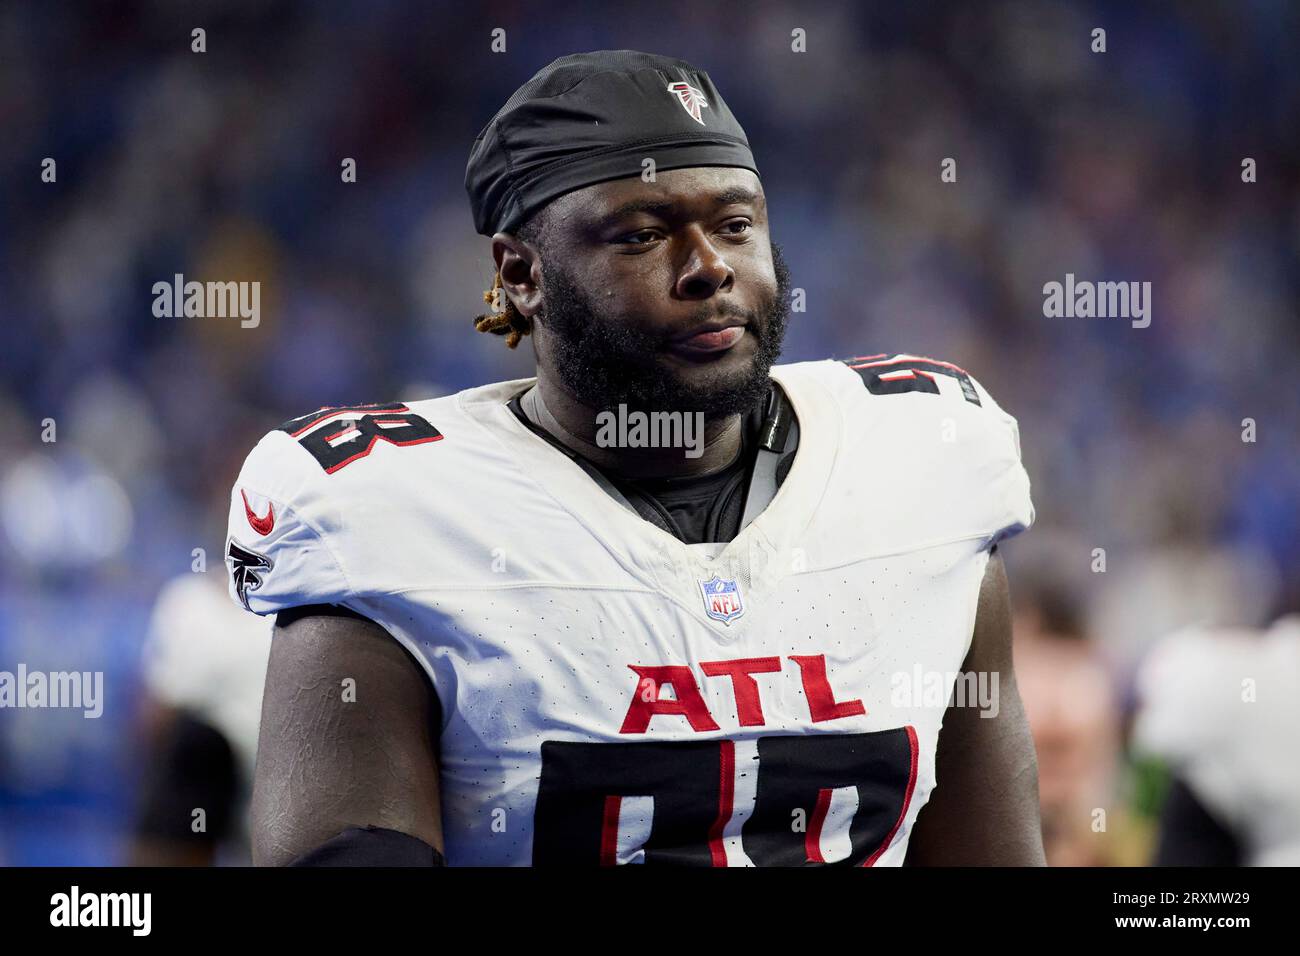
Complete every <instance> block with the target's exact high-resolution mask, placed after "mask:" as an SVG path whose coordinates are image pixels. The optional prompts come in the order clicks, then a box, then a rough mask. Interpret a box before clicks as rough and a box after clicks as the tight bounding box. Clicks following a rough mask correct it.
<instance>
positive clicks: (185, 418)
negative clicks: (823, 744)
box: [0, 0, 1300, 864]
mask: <svg viewBox="0 0 1300 956" xmlns="http://www.w3.org/2000/svg"><path fill="white" fill-rule="evenodd" d="M195 28H202V29H203V30H205V31H206V33H205V38H204V39H205V52H201V53H199V52H193V50H192V44H193V43H194V40H193V36H192V32H191V31H192V30H194V29H195ZM496 28H501V29H503V30H504V31H505V34H504V37H505V42H506V50H505V52H500V53H497V52H493V51H492V48H491V43H492V31H493V30H494V29H496ZM1096 28H1102V29H1104V30H1105V44H1106V49H1105V52H1104V53H1102V52H1093V47H1094V45H1095V43H1096V40H1095V35H1094V34H1093V31H1094V30H1095V29H1096ZM796 29H802V30H803V31H805V35H806V44H807V52H806V53H796V52H793V51H792V49H791V43H792V39H791V31H792V30H796ZM620 47H630V48H635V49H642V50H647V51H650V52H657V53H666V54H671V55H675V56H680V57H682V58H685V59H687V60H690V61H691V62H693V63H694V64H696V65H697V66H699V67H701V68H703V69H706V70H708V71H709V73H710V75H711V76H712V78H713V80H714V82H715V83H716V84H717V85H718V87H719V89H720V90H721V91H722V92H723V93H724V95H725V96H726V98H727V102H728V105H729V106H730V107H731V109H732V110H733V112H734V113H735V114H736V115H737V117H738V118H739V120H740V121H741V123H742V124H743V125H744V126H745V128H746V131H747V133H748V135H749V138H750V142H751V145H752V147H753V150H754V153H755V156H756V158H757V160H758V163H759V166H760V169H761V171H762V179H763V182H764V187H765V190H766V193H767V198H768V203H769V207H770V214H771V220H772V234H773V238H774V240H775V241H776V242H777V243H779V244H780V245H781V247H782V249H783V250H784V252H785V255H786V258H787V260H788V261H789V263H790V266H791V270H792V275H793V284H794V285H795V286H797V287H799V288H802V289H804V290H805V292H806V302H807V311H806V312H803V313H798V314H796V315H795V316H794V317H793V320H792V323H791V330H790V334H789V338H788V342H787V348H786V352H785V356H784V359H783V360H785V361H799V360H805V359H818V358H825V357H831V356H850V355H863V354H872V353H878V352H911V353H915V354H922V355H930V356H934V357H936V358H942V359H945V360H948V361H951V362H954V363H956V364H958V365H960V366H962V367H964V368H966V369H968V370H970V371H971V373H972V374H973V375H975V377H977V378H978V379H979V380H980V381H981V382H982V383H983V384H984V385H986V386H987V387H988V389H989V390H990V391H991V392H992V394H993V395H994V396H996V398H997V399H998V401H999V403H1000V404H1001V405H1002V406H1003V407H1004V408H1006V409H1007V410H1008V411H1009V412H1011V413H1012V414H1013V415H1015V416H1016V417H1017V418H1018V420H1019V422H1020V435H1021V444H1022V449H1023V454H1024V459H1025V463H1026V466H1027V468H1028V470H1029V474H1030V476H1031V478H1032V480H1033V488H1034V500H1035V504H1036V507H1037V512H1038V520H1037V524H1036V526H1035V528H1034V530H1033V531H1031V532H1030V533H1029V534H1028V535H1026V536H1025V537H1023V538H1021V539H1017V540H1015V541H1014V542H1011V543H1009V544H1008V545H1007V547H1006V555H1007V563H1008V568H1009V571H1010V578H1011V584H1012V592H1013V596H1014V597H1015V599H1016V602H1017V617H1016V628H1017V633H1016V639H1017V645H1018V646H1017V655H1018V661H1020V662H1021V664H1022V670H1023V673H1022V677H1021V684H1022V692H1023V693H1024V694H1025V698H1026V706H1027V708H1028V710H1029V715H1030V719H1031V722H1032V723H1033V725H1034V731H1035V736H1036V740H1037V742H1038V745H1039V750H1040V764H1041V771H1042V791H1043V800H1044V825H1045V829H1046V830H1047V831H1048V833H1049V856H1051V857H1052V858H1053V861H1054V862H1058V863H1080V864H1103V863H1115V862H1126V863H1142V862H1145V861H1146V859H1148V858H1149V854H1150V852H1151V849H1152V844H1153V842H1154V840H1155V835H1154V834H1155V824H1154V822H1153V821H1154V817H1155V814H1156V813H1157V812H1158V806H1159V795H1160V793H1161V786H1162V780H1163V779H1167V776H1168V770H1167V768H1165V770H1163V771H1162V770H1161V769H1160V766H1159V764H1158V762H1157V763H1156V764H1155V765H1154V769H1153V764H1152V763H1151V762H1150V761H1148V760H1145V759H1142V758H1141V756H1140V755H1138V754H1135V753H1134V751H1133V749H1132V748H1131V747H1130V739H1131V728H1132V725H1133V720H1134V716H1135V713H1136V712H1137V709H1138V708H1139V706H1140V703H1141V702H1140V700H1139V699H1138V695H1137V693H1136V688H1137V687H1138V685H1139V681H1138V679H1137V678H1138V675H1139V674H1140V673H1141V668H1142V667H1143V666H1144V662H1145V661H1146V659H1147V657H1148V656H1149V652H1150V649H1151V648H1152V647H1153V646H1154V645H1155V643H1156V642H1157V641H1158V640H1159V639H1161V638H1162V637H1165V636H1166V635H1169V634H1171V633H1173V632H1176V631H1178V630H1179V629H1180V628H1185V627H1188V626H1192V625H1197V626H1201V625H1216V626H1224V627H1229V626H1231V627H1238V628H1260V627H1263V626H1264V625H1266V624H1267V623H1268V622H1270V621H1271V620H1273V619H1274V618H1276V617H1277V616H1278V615H1280V614H1281V613H1283V612H1284V611H1286V610H1288V609H1300V607H1298V603H1300V454H1297V449H1298V448H1300V375H1298V374H1297V372H1298V371H1300V321H1297V319H1298V316H1297V303H1298V302H1300V269H1297V259H1298V258H1300V124H1297V123H1296V122H1295V119H1296V117H1297V116H1300V71H1298V70H1296V69H1295V64H1296V63H1297V62H1300V10H1297V8H1295V7H1294V6H1293V5H1290V4H1287V3H1283V2H1278V3H1267V2H1250V3H1228V2H1222V3H1197V2H1193V3H1186V4H1178V5H1172V4H1170V5H1163V4H1162V5H1152V6H1150V7H1147V6H1146V5H1141V8H1139V5H1134V4H1128V3H1122V2H1113V3H1100V2H1098V3H1058V2H1046V0H1008V2H999V3H991V4H964V3H953V4H909V3H889V4H872V5H870V6H869V8H868V7H867V5H859V4H852V3H817V2H814V3H802V2H801V3H797V4H796V3H794V2H791V0H764V2H756V3H743V4H741V3H736V4H731V3H719V4H699V3H695V2H690V0H664V2H661V3H657V4H654V5H653V6H651V7H647V6H646V5H645V4H642V3H636V2H630V0H611V2H608V3H602V4H598V5H592V4H579V3H569V2H550V3H545V4H525V3H522V2H497V3H486V4H481V5H477V4H476V5H471V4H457V3H444V2H437V3H429V4H418V5H417V4H401V3H396V2H388V0H372V2H360V0H356V2H342V0H327V2H320V3H312V4H306V3H300V4H291V3H276V2H266V3H262V2H236V3H222V4H217V3H206V2H197V3H191V4H171V3H164V2H161V0H158V2H152V3H150V2H137V3H112V4H99V3H89V2H87V3H67V4H39V3H15V4H4V5H0V119H2V120H3V129H4V135H3V136H2V137H0V181H2V182H3V201H2V202H0V327H3V329H4V341H3V345H0V447H3V449H4V450H5V454H4V455H3V457H2V458H0V669H4V668H9V669H12V667H13V666H14V664H15V662H17V661H24V662H25V663H26V664H27V666H28V667H30V668H43V669H46V670H59V669H76V670H101V671H103V672H104V673H105V686H106V688H107V704H106V709H105V714H104V716H103V717H102V718H100V719H99V720H98V721H94V720H85V719H83V718H81V716H80V715H79V714H63V713H55V712H52V711H51V712H44V713H39V712H19V711H11V712H5V713H0V863H72V862H77V863H85V862H91V863H117V862H123V861H125V860H126V859H128V858H130V856H131V853H132V821H133V820H134V819H135V818H136V815H137V814H138V810H139V802H140V799H141V796H140V792H141V786H142V785H141V780H142V779H143V776H144V775H145V773H146V771H147V767H145V766H144V765H145V764H147V753H148V751H147V743H146V742H147V741H148V739H149V734H148V726H149V721H148V716H147V713H146V712H147V710H148V708H149V706H151V704H150V701H153V700H154V699H155V698H157V697H158V696H159V693H160V692H159V691H158V690H157V688H156V687H152V686H151V678H150V676H149V675H150V673H151V671H150V669H149V667H146V666H145V665H144V664H143V663H142V661H144V660H146V659H147V657H148V652H147V649H146V645H145V639H146V636H147V635H148V634H149V632H150V620H151V615H152V614H153V609H154V605H155V602H156V601H157V599H158V595H159V594H160V592H161V591H162V590H163V588H164V586H165V585H166V584H167V582H169V581H171V580H173V579H178V578H183V577H184V576H186V575H194V574H203V575H206V576H207V577H208V578H211V579H212V585H213V587H214V588H216V587H220V586H223V580H222V578H223V574H224V570H223V565H222V546H223V539H224V518H225V510H226V502H227V495H228V491H229V487H230V484H231V482H232V480H233V478H234V476H235V474H236V472H237V470H238V467H239V464H240V462H241V461H242V459H243V456H244V455H245V454H246V453H247V451H248V450H249V449H250V448H251V446H252V445H253V443H254V442H255V441H256V440H257V438H258V437H259V436H260V435H261V434H262V433H264V432H265V431H267V430H269V429H271V428H273V427H275V425H277V424H278V423H279V422H281V421H283V420H286V419H288V418H290V417H293V416H295V415H298V414H302V413H304V412H306V411H309V410H311V409H313V408H316V407H319V406H321V405H327V404H353V403H362V402H372V401H388V400H393V399H416V398H424V397H429V396H432V395H437V394H445V393H447V392H451V391H455V390H458V389H461V388H464V387H468V386H471V385H475V384H480V383H483V382H488V381H495V380H500V379H506V378H515V377H522V376H525V375H528V374H530V372H531V351H530V349H529V348H528V345H527V341H525V343H524V345H523V346H521V347H520V348H519V349H518V350H517V351H515V352H511V351H509V350H507V349H506V348H505V347H504V345H503V343H502V341H501V340H500V339H499V338H496V337H494V336H484V335H479V334H476V333H475V332H474V331H473V328H472V324H471V318H472V316H474V315H476V314H477V313H479V312H480V311H482V298H481V295H482V290H483V289H485V288H487V287H488V286H489V285H490V280H491V276H492V267H491V262H490V258H489V255H488V243H487V241H486V240H485V239H483V238H482V237H480V236H477V235H475V233H474V230H473V226H472V222H471V218H470V214H469V207H468V204H467V201H466V198H465V193H464V188H463V178H464V167H465V161H466V158H467V155H468V150H469V146H470V144H471V142H472V141H473V139H474V137H475V135H477V133H478V132H479V130H480V129H481V128H482V126H483V125H484V124H485V123H486V122H487V120H488V119H489V118H490V117H491V116H492V114H493V113H494V112H495V111H496V110H497V109H498V108H499V107H500V105H501V104H502V103H503V102H504V101H505V99H506V98H507V97H508V96H509V95H510V93H511V92H513V91H514V89H515V88H516V87H517V86H519V85H520V84H521V83H523V82H524V81H525V80H526V79H528V78H529V77H530V76H531V75H532V74H533V73H534V72H535V71H536V70H538V69H540V68H541V67H542V66H544V65H545V64H546V63H548V62H549V61H551V60H552V59H554V58H555V57H557V56H561V55H563V54H565V53H569V52H574V51H578V50H589V49H601V48H620ZM46 158H52V159H54V160H55V163H56V166H55V177H54V181H52V182H47V181H43V179H42V162H43V160H45V159H46ZM347 158H352V159H355V161H356V168H357V177H356V182H355V183H346V182H343V181H342V177H341V175H340V173H341V168H342V167H341V164H342V162H343V161H344V160H345V159H347ZM946 158H952V159H955V160H956V182H942V181H941V179H940V172H941V162H942V161H943V160H944V159H946ZM1246 158H1250V159H1253V160H1254V164H1255V169H1256V170H1257V172H1256V175H1255V181H1253V182H1243V175H1242V173H1243V166H1242V163H1243V160H1244V159H1246ZM178 273H180V274H183V275H184V276H185V277H186V278H187V279H190V278H198V279H208V278H213V279H221V280H250V281H251V280H257V281H260V282H261V289H262V298H261V307H262V316H261V321H260V323H259V324H258V325H257V326H256V327H251V328H246V327H242V326H241V324H240V322H239V321H238V320H237V319H219V318H188V319H187V318H157V317H155V315H154V313H153V309H152V300H153V295H152V291H151V290H152V287H153V284H154V283H155V282H159V281H164V282H171V281H172V277H173V276H174V275H175V274H178ZM1067 274H1073V275H1075V276H1076V277H1078V278H1080V279H1089V280H1093V281H1149V282H1150V283H1151V287H1152V312H1151V315H1152V321H1151V324H1150V326H1149V327H1148V328H1135V327H1133V326H1132V325H1131V323H1130V322H1129V321H1127V320H1125V319H1102V318H1047V317H1045V316H1044V310H1043V286H1044V284H1045V283H1048V282H1053V281H1056V282H1063V281H1064V280H1065V277H1066V275H1067ZM51 439H53V440H51ZM200 624H201V622H198V621H195V622H193V624H192V626H193V627H194V628H195V629H196V630H198V629H199V628H200ZM189 626H191V625H189V624H187V623H186V622H185V621H184V620H183V619H180V620H177V621H176V623H175V627H176V628H179V629H185V628H187V627H189ZM182 636H184V635H182ZM151 666H153V665H151ZM155 669H156V668H155ZM171 703H173V704H177V702H175V701H173V702H171ZM177 705H178V706H179V704H177ZM235 749H236V751H238V750H239V747H238V746H236V748H235ZM245 757H246V755H245ZM245 757H241V759H240V760H236V761H235V763H237V764H238V763H241V761H243V760H244V759H245ZM1162 773H1163V774H1164V776H1162ZM1099 807H1100V808H1112V809H1113V810H1114V812H1112V813H1110V814H1109V822H1108V823H1107V824H1106V825H1105V827H1104V828H1103V830H1102V831H1099V830H1098V829H1097V827H1096V824H1095V818H1094V816H1093V815H1092V814H1091V813H1090V811H1091V809H1092V808H1099ZM1080 808H1082V809H1080ZM1081 813H1082V814H1083V817H1084V827H1085V829H1086V830H1087V833H1086V834H1083V835H1080V834H1079V833H1078V830H1079V820H1080V814H1081ZM1099 832H1104V833H1105V834H1106V837H1105V839H1095V838H1092V836H1089V834H1091V835H1096V834H1097V833H1099Z"/></svg>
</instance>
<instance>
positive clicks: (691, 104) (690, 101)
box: [668, 81, 709, 126]
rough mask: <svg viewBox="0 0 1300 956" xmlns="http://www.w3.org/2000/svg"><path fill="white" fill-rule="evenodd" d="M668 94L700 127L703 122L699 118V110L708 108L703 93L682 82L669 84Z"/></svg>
mask: <svg viewBox="0 0 1300 956" xmlns="http://www.w3.org/2000/svg"><path fill="white" fill-rule="evenodd" d="M668 92H669V93H672V94H674V95H675V96H676V97H677V102H678V103H681V104H682V109H684V110H686V113H687V115H688V116H690V118H691V119H693V120H695V122H697V123H699V124H700V125H701V126H703V125H704V120H703V119H701V118H700V108H701V107H704V106H708V105H709V103H708V100H706V99H705V98H704V93H703V92H702V91H700V90H697V89H696V88H695V87H693V86H691V84H689V83H687V82H685V81H682V82H678V83H669V84H668Z"/></svg>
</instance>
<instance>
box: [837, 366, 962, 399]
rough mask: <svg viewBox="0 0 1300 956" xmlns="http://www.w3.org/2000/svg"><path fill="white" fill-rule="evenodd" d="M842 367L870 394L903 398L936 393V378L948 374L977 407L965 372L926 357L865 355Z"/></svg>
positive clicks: (937, 390)
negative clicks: (920, 393)
mask: <svg viewBox="0 0 1300 956" xmlns="http://www.w3.org/2000/svg"><path fill="white" fill-rule="evenodd" d="M844 364H845V365H847V366H848V367H849V368H851V369H853V371H855V372H857V373H858V375H860V376H861V377H862V383H863V384H864V385H866V387H867V391H868V392H870V393H871V394H872V395H902V394H904V393H907V392H923V393H925V394H927V395H938V394H939V383H938V382H937V381H935V378H934V377H935V376H936V375H947V376H948V377H950V378H953V379H956V380H957V383H958V384H959V385H961V393H962V395H964V396H965V397H966V401H968V402H970V403H972V404H974V405H980V404H982V403H981V402H980V396H979V392H978V391H976V389H975V383H974V382H972V381H971V377H970V375H969V374H967V372H966V370H965V369H961V368H958V367H957V366H956V365H950V364H949V363H947V362H937V361H935V360H934V359H926V358H902V357H897V356H896V357H894V358H886V357H885V356H883V355H867V356H863V357H862V358H853V359H845V360H844Z"/></svg>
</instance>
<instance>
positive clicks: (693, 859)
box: [533, 727, 917, 866]
mask: <svg viewBox="0 0 1300 956" xmlns="http://www.w3.org/2000/svg"><path fill="white" fill-rule="evenodd" d="M916 761H917V744H916V732H915V730H914V729H913V728H912V727H897V728H894V729H892V730H882V731H875V732H872V733H864V734H812V735H800V736H775V737H761V738H759V740H758V759H757V761H755V766H754V768H753V769H752V770H747V769H746V768H739V770H740V773H741V774H745V773H754V774H756V775H757V778H756V786H755V793H754V800H753V808H752V811H751V812H750V815H749V817H748V819H747V820H746V821H745V823H744V824H743V826H742V827H741V831H740V836H741V846H742V848H743V849H744V852H745V855H746V856H748V857H749V859H750V860H751V861H752V862H753V863H754V865H756V866H820V865H825V866H864V865H866V866H869V865H871V864H872V863H874V862H875V861H876V859H877V858H878V857H879V856H880V854H881V853H883V852H884V851H885V850H886V849H887V848H888V847H889V845H890V843H891V842H892V841H893V838H894V836H895V834H896V833H897V831H898V828H899V826H900V825H901V824H902V821H903V819H904V817H905V816H906V814H907V809H908V806H909V805H910V803H911V799H912V792H913V789H914V788H915V786H916ZM736 780H737V768H736V766H735V745H734V744H733V743H732V742H731V741H729V740H721V741H707V742H705V741H683V742H675V743H650V742H646V743H641V742H638V743H593V744H588V743H568V742H561V741H546V742H545V743H543V744H542V774H541V781H540V784H539V786H538V792H537V807H536V811H535V814H534V818H533V864H534V865H535V866H553V865H563V866H574V865H578V866H612V865H616V864H617V863H619V862H625V861H626V859H627V858H628V857H629V856H630V855H633V854H635V855H637V856H639V857H641V858H642V859H643V860H644V862H645V863H647V864H673V865H678V866H683V865H684V866H726V865H727V856H726V851H725V850H724V848H723V838H724V831H725V829H726V826H727V824H728V822H729V821H730V820H731V818H732V815H733V813H734V811H735V802H734V797H735V794H734V790H735V785H736ZM837 791H838V792H840V794H841V797H846V796H847V797H848V798H849V799H850V800H852V799H856V806H855V807H853V808H852V816H851V818H850V819H849V821H848V826H847V842H848V849H847V855H843V856H841V858H839V859H835V860H832V861H827V860H826V859H824V856H823V852H822V841H821V836H822V831H823V825H824V824H825V822H826V819H827V813H828V810H829V809H830V806H831V803H832V798H833V796H834V794H835V793H836V792H837ZM629 800H637V801H639V802H638V803H636V804H630V803H629V804H627V806H626V807H625V802H627V801H629ZM842 806H844V802H843V800H841V807H842ZM849 806H851V807H852V803H850V804H849ZM628 808H632V810H631V812H629V809H628ZM629 818H631V826H630V828H629V825H628V820H629ZM629 829H630V831H631V833H630V837H629Z"/></svg>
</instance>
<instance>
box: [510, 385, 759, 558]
mask: <svg viewBox="0 0 1300 956" xmlns="http://www.w3.org/2000/svg"><path fill="white" fill-rule="evenodd" d="M519 399H520V396H519V395H516V396H515V397H514V398H513V399H511V400H510V403H509V405H510V410H511V411H512V412H514V413H515V416H516V417H517V418H518V419H519V420H520V421H521V422H523V423H524V424H525V425H526V426H527V427H528V428H529V430H531V431H532V432H534V433H536V434H537V435H539V436H540V437H542V438H544V439H546V440H547V441H548V442H551V443H552V444H557V439H556V438H555V437H554V436H552V435H551V434H550V433H549V432H548V431H546V430H545V429H544V428H542V427H541V426H539V425H536V424H534V423H533V421H532V420H531V419H530V418H529V417H528V416H527V414H525V412H524V410H523V406H522V405H521V404H520V401H519ZM765 407H766V401H764V402H761V403H759V404H757V405H755V406H754V408H753V409H752V410H751V411H750V412H749V413H748V414H746V415H745V417H744V421H743V422H742V430H741V439H740V440H741V447H740V451H739V452H738V453H737V455H736V457H735V458H734V459H733V460H732V461H731V463H730V464H728V465H727V466H726V467H725V468H723V469H721V470H719V471H716V472H713V473H712V474H708V475H699V476H694V475H692V476H689V477H684V478H626V477H622V476H619V475H615V474H612V473H610V472H609V471H606V470H605V469H603V468H599V467H598V466H596V465H595V464H594V463H593V462H591V461H590V460H588V461H587V463H588V464H589V465H591V466H592V467H593V468H596V469H597V470H598V471H600V473H601V474H602V475H604V476H605V477H606V478H607V479H609V482H610V483H611V484H612V485H614V487H615V488H617V489H618V490H619V491H620V492H622V493H623V496H624V497H626V498H627V499H628V500H629V501H632V503H633V504H634V505H640V506H641V507H649V508H653V509H655V510H656V511H657V512H658V514H659V515H660V516H661V518H662V519H663V521H662V524H666V525H667V530H669V531H671V533H672V534H674V535H676V536H677V537H678V538H679V539H680V540H681V541H683V542H685V543H686V544H703V543H705V542H715V541H716V542H726V541H730V540H731V539H732V538H734V537H735V536H736V535H737V534H738V533H739V532H740V519H741V517H742V515H743V514H744V509H745V490H746V485H747V479H748V478H749V473H750V469H751V468H752V467H753V464H754V457H755V455H756V454H757V451H758V447H757V446H758V441H757V439H758V432H759V429H760V428H762V425H763V411H764V409H765ZM638 499H639V500H638ZM656 523H660V522H656Z"/></svg>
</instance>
